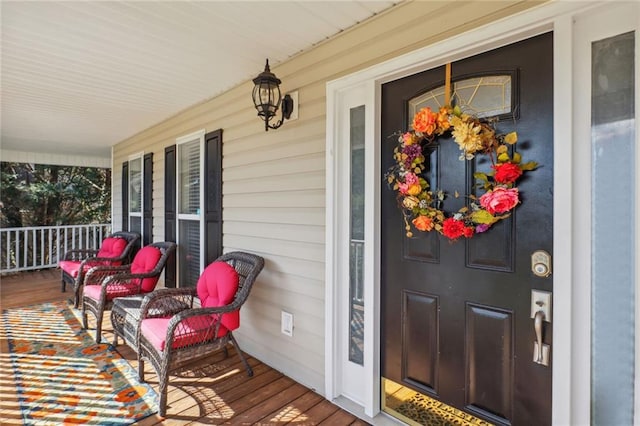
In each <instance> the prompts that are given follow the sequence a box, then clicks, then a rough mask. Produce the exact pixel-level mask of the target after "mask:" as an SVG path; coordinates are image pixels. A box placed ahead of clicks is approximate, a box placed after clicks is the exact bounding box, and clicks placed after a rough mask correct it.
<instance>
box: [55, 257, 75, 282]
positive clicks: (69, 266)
mask: <svg viewBox="0 0 640 426" xmlns="http://www.w3.org/2000/svg"><path fill="white" fill-rule="evenodd" d="M58 266H60V269H62V270H63V271H65V272H66V273H67V274H69V275H70V276H72V277H73V278H76V277H77V276H78V271H79V270H80V261H78V260H61V261H60V262H58Z"/></svg>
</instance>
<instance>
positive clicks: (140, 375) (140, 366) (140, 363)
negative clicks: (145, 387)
mask: <svg viewBox="0 0 640 426" xmlns="http://www.w3.org/2000/svg"><path fill="white" fill-rule="evenodd" d="M138 352H140V349H138ZM138 380H140V381H141V382H144V361H143V360H142V357H141V356H140V353H138Z"/></svg>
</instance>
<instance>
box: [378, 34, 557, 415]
mask: <svg viewBox="0 0 640 426" xmlns="http://www.w3.org/2000/svg"><path fill="white" fill-rule="evenodd" d="M552 47H553V37H552V34H550V33H549V34H544V35H540V36H537V37H534V38H531V39H528V40H525V41H522V42H518V43H515V44H512V45H509V46H506V47H502V48H499V49H496V50H493V51H490V52H486V53H483V54H480V55H477V56H474V57H471V58H467V59H464V60H461V61H458V62H454V63H452V68H451V69H452V75H451V81H452V83H453V84H454V87H455V84H459V85H460V87H462V86H463V85H464V84H463V83H464V82H471V83H470V84H471V86H473V84H477V90H475V91H474V90H471V92H469V93H472V94H471V95H470V94H469V93H467V94H466V95H461V96H460V101H463V100H464V99H463V98H465V97H466V98H467V100H469V99H470V98H471V96H479V95H480V94H481V93H480V92H481V91H483V90H485V89H486V87H485V88H483V86H482V84H480V82H481V81H482V80H483V79H484V80H485V81H492V78H493V77H495V76H498V77H500V76H502V77H505V76H507V79H506V81H508V83H504V84H505V88H506V89H505V90H504V91H503V94H504V96H505V97H508V101H509V102H508V103H509V104H510V106H509V107H508V109H509V112H506V113H505V112H502V113H497V114H501V115H500V121H499V122H498V126H497V127H498V131H499V132H501V133H507V132H511V131H517V133H518V143H517V151H518V152H519V153H521V154H522V156H523V159H524V160H525V161H536V162H538V163H539V167H538V168H537V169H536V170H534V171H532V172H529V173H527V174H526V175H525V177H523V178H522V180H521V181H518V187H519V190H520V198H521V204H520V205H519V206H518V207H517V208H516V209H515V211H514V213H513V214H512V215H511V217H509V218H508V219H505V220H502V221H500V222H499V223H497V224H495V225H494V226H493V227H492V228H491V229H490V230H489V231H488V232H485V233H482V234H476V235H474V236H473V237H472V238H470V239H465V238H461V239H460V240H458V241H457V242H453V243H452V242H450V241H448V240H447V239H446V238H444V237H443V236H441V235H438V234H437V233H436V232H425V233H423V232H414V236H413V237H412V238H409V237H407V236H406V235H405V223H404V221H403V219H402V214H401V212H400V210H399V208H398V205H397V201H396V198H395V192H394V191H392V190H389V189H387V188H384V189H383V190H382V207H381V214H382V226H381V241H382V247H381V285H382V288H381V297H382V375H383V377H384V378H385V379H389V380H391V381H393V382H395V383H398V384H400V385H403V386H404V387H406V388H409V389H412V390H415V391H418V392H420V393H421V394H424V395H428V396H430V397H432V398H435V399H437V400H440V401H442V402H445V403H446V404H448V405H451V406H454V407H456V408H458V409H461V410H464V411H466V412H468V413H471V414H473V415H475V416H477V417H480V418H483V419H486V420H488V421H490V422H492V423H498V424H515V425H519V424H536V425H544V424H550V423H551V367H552V366H551V363H550V362H549V365H548V366H544V365H541V364H538V363H535V362H533V357H534V342H535V341H536V333H535V332H534V320H533V319H532V318H531V290H532V289H540V290H545V291H549V292H550V291H552V289H553V281H552V278H551V277H540V276H536V275H535V274H534V273H533V272H532V267H531V265H532V262H531V255H532V253H534V252H536V251H537V250H544V251H546V252H548V253H551V254H552V248H553V241H552V236H553V230H552V224H553V205H552V202H553V88H552V82H553V64H552ZM444 76H445V69H444V67H440V68H437V69H432V70H428V71H424V72H422V73H419V74H415V75H412V76H409V77H406V78H403V79H400V80H396V81H393V82H390V83H387V84H385V85H384V86H383V88H382V123H381V124H382V126H381V129H382V141H383V148H382V150H383V152H382V171H383V174H384V172H386V170H387V169H388V168H389V167H390V166H391V165H392V164H393V161H394V160H393V148H394V146H395V139H394V138H391V139H390V138H388V136H389V135H391V134H393V133H394V132H397V131H399V130H403V131H406V130H408V125H409V124H408V123H409V122H410V119H411V118H412V117H411V116H410V115H411V112H410V111H411V108H410V105H411V102H412V100H415V99H416V98H420V96H424V94H425V93H428V92H431V91H433V90H434V89H437V88H438V87H441V86H443V85H444V78H445V77H444ZM496 80H497V81H504V80H500V78H497V79H496ZM456 90H457V89H456ZM435 92H437V90H435ZM432 93H433V92H432ZM487 93H488V94H487V95H486V96H485V97H486V99H485V100H484V101H483V102H485V103H487V102H489V103H490V102H494V103H496V104H498V105H499V104H500V103H501V102H502V103H503V104H504V103H505V102H504V101H505V99H502V100H501V99H499V96H498V97H496V96H494V95H491V94H490V93H494V94H495V93H499V92H495V91H493V92H491V91H490V90H489V91H488V92H487ZM492 97H493V98H495V99H492ZM459 155H460V151H459V150H458V147H457V145H456V144H455V143H454V142H453V140H452V139H451V138H448V139H444V138H439V140H438V145H437V147H436V148H435V150H434V152H433V153H431V154H430V156H429V161H430V168H429V170H428V171H426V172H424V174H423V175H424V177H425V178H426V179H428V180H429V181H430V183H431V186H432V188H439V189H442V190H444V191H445V192H446V193H447V194H448V196H447V198H446V199H445V201H444V210H445V213H448V214H449V215H450V214H451V212H455V211H457V210H458V209H459V208H461V207H462V206H463V205H464V203H465V201H464V198H465V197H459V198H455V197H454V196H453V194H454V193H455V192H458V193H460V194H465V193H466V194H470V193H472V191H473V188H472V187H473V184H474V178H473V173H474V171H477V170H481V171H482V170H486V169H487V168H488V161H487V159H486V158H484V159H483V156H477V157H476V158H475V159H474V160H471V161H461V160H460V159H459ZM551 325H552V324H550V323H547V322H544V323H543V335H544V343H545V344H548V345H550V348H551V351H552V350H553V345H552V335H551V331H552V327H551ZM383 398H385V395H383Z"/></svg>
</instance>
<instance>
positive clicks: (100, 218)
mask: <svg viewBox="0 0 640 426" xmlns="http://www.w3.org/2000/svg"><path fill="white" fill-rule="evenodd" d="M0 174H1V185H2V187H1V188H0V227H3V228H7V227H22V226H50V225H80V224H89V223H109V222H110V221H111V220H110V219H111V169H103V168H96V167H75V166H55V165H42V164H26V163H8V162H2V163H0Z"/></svg>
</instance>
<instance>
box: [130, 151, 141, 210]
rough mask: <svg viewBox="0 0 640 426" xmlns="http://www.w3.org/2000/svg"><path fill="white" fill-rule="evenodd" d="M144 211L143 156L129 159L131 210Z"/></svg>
mask: <svg viewBox="0 0 640 426" xmlns="http://www.w3.org/2000/svg"><path fill="white" fill-rule="evenodd" d="M141 211H142V158H136V159H133V160H130V161H129V212H130V213H140V212H141Z"/></svg>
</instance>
